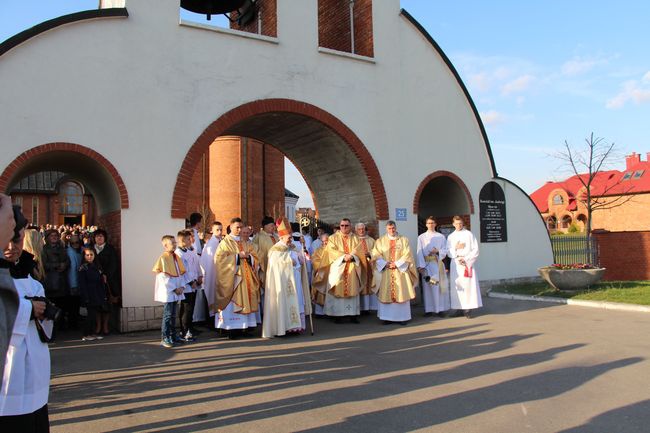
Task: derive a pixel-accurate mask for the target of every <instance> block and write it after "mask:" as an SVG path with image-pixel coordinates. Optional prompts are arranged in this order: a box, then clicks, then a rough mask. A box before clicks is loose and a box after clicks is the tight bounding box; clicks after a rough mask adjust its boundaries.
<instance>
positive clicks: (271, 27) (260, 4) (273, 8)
mask: <svg viewBox="0 0 650 433" xmlns="http://www.w3.org/2000/svg"><path fill="white" fill-rule="evenodd" d="M256 7H257V10H258V13H259V18H260V21H261V23H262V31H260V30H259V28H258V24H259V21H258V17H257V16H255V18H253V20H252V21H251V22H249V23H248V24H246V25H245V26H240V25H239V24H237V23H236V22H234V23H230V28H231V29H234V30H241V31H243V32H248V33H257V34H262V35H264V36H271V37H274V38H275V37H277V36H278V7H277V0H257V3H256ZM237 17H238V13H237V11H233V12H232V13H231V14H230V18H232V19H237Z"/></svg>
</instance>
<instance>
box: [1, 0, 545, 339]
mask: <svg viewBox="0 0 650 433" xmlns="http://www.w3.org/2000/svg"><path fill="white" fill-rule="evenodd" d="M243 3H244V4H246V5H248V4H249V3H251V2H243ZM341 4H344V5H345V7H341ZM349 4H350V5H351V6H350V7H348V5H349ZM252 7H255V8H256V9H255V10H253V12H252V13H253V18H252V19H251V20H248V21H247V20H243V19H241V20H240V21H239V22H238V21H235V22H234V23H233V25H232V27H231V28H217V27H213V26H208V25H205V24H196V23H190V22H186V21H184V20H182V19H181V18H180V14H179V2H178V0H128V1H124V0H122V1H102V2H101V3H100V8H99V9H97V10H93V11H85V12H80V13H77V14H72V15H68V16H65V17H60V18H57V19H54V20H51V21H48V22H46V23H43V24H41V25H40V26H36V27H34V28H32V29H29V30H27V31H25V32H23V33H20V34H18V35H16V36H15V37H13V38H11V39H9V40H7V41H5V42H3V43H2V44H0V107H1V108H0V111H1V115H0V143H2V152H1V153H0V190H2V191H3V192H7V191H9V189H10V188H11V186H12V185H14V184H15V183H16V182H18V181H19V180H20V179H22V178H24V177H25V176H28V175H30V174H33V173H36V172H39V171H42V170H58V171H62V172H65V173H69V174H72V175H74V176H76V177H77V178H78V179H80V180H81V181H82V182H83V183H84V185H85V186H86V187H87V188H88V190H90V191H91V192H92V194H93V197H94V199H95V201H96V203H97V213H98V215H99V219H100V221H101V222H102V224H103V225H105V226H106V227H107V228H108V230H109V232H110V233H114V234H115V240H116V242H117V243H118V245H119V247H120V253H121V262H122V263H121V264H122V286H123V293H122V302H123V310H122V316H121V319H122V321H121V328H122V330H123V331H131V330H139V329H152V328H156V327H159V323H160V319H159V313H158V310H157V309H156V308H154V307H155V306H156V305H155V303H154V301H153V283H154V276H153V274H152V273H151V268H152V265H153V263H154V261H155V260H156V258H157V257H158V255H159V254H160V252H161V246H160V237H161V236H162V235H164V234H175V233H176V232H177V231H178V230H179V229H181V228H184V224H185V218H186V217H187V215H186V212H185V210H184V207H183V204H184V200H185V199H186V197H187V196H188V195H189V194H190V193H191V191H190V183H191V182H190V180H191V179H190V178H191V174H192V173H191V171H192V170H191V168H192V167H196V166H197V165H198V164H199V163H200V158H201V155H202V154H204V153H205V152H206V150H207V149H208V147H209V146H210V144H211V143H213V142H214V141H215V139H216V138H217V137H220V136H241V137H252V138H255V139H257V140H261V141H263V142H265V143H269V144H271V145H272V146H273V147H275V148H276V149H278V150H280V151H281V152H282V153H283V154H284V155H286V156H287V157H288V158H289V159H290V160H291V161H292V162H293V163H294V165H295V166H296V167H297V168H298V169H299V170H300V172H301V173H302V174H303V176H304V177H305V180H306V182H307V184H308V185H309V187H310V190H311V191H312V193H313V197H314V201H315V203H316V207H317V209H318V212H319V218H321V219H322V220H328V221H337V220H338V219H340V218H341V217H348V218H350V219H351V220H352V221H364V222H367V223H369V224H370V225H373V226H374V227H376V229H378V230H379V232H380V233H379V234H383V229H384V223H385V222H386V221H387V220H389V219H391V220H395V221H396V222H397V226H398V230H399V232H400V233H401V234H403V235H406V236H408V237H409V238H410V240H411V245H415V243H416V238H417V236H418V233H419V231H420V230H421V227H422V222H423V219H424V218H425V217H426V216H428V215H434V216H436V217H438V218H439V220H440V221H442V222H444V221H446V220H448V219H450V218H451V216H453V215H457V214H458V215H462V216H463V217H464V219H465V221H466V224H467V225H468V226H469V228H470V229H471V230H472V232H473V233H474V234H475V236H476V237H477V239H479V240H480V241H481V244H480V251H481V256H480V258H479V260H478V265H477V272H478V275H479V277H480V279H481V281H482V282H483V283H484V285H485V287H488V286H489V284H491V283H493V282H497V281H502V280H516V279H522V280H524V279H529V278H531V277H535V276H536V275H537V268H538V267H540V266H544V265H547V264H549V263H551V262H552V259H553V256H552V253H551V246H550V240H549V237H548V234H547V230H546V228H545V226H544V223H543V222H542V220H541V219H540V218H539V214H538V212H537V209H536V207H535V205H534V204H533V202H532V201H531V200H530V198H529V197H528V196H527V195H526V194H525V193H524V192H523V191H522V190H521V189H520V188H519V187H517V186H516V185H515V184H513V183H512V182H510V181H508V180H507V179H504V178H502V177H499V175H498V173H497V161H494V159H493V156H492V152H491V150H490V144H489V140H488V137H487V134H486V132H485V128H484V126H483V124H482V122H481V119H480V117H479V114H478V111H477V109H476V107H475V105H474V103H473V102H472V99H471V97H470V95H469V93H468V91H467V89H466V87H465V85H464V84H463V82H462V81H461V79H460V77H459V75H458V73H457V72H456V70H455V68H454V67H453V65H452V64H451V62H450V61H449V59H448V58H447V57H446V55H445V54H444V52H443V51H442V50H441V48H440V47H439V46H438V45H437V44H436V42H435V41H434V40H433V39H432V37H431V36H430V35H429V34H427V32H426V31H425V30H424V29H423V28H422V27H421V26H420V25H419V24H418V23H417V21H416V20H415V19H414V18H413V17H412V16H411V15H409V14H408V12H406V11H404V10H402V9H400V2H399V0H374V1H372V0H357V1H356V2H348V1H343V2H341V1H334V0H258V1H257V2H256V3H254V4H253V6H252ZM355 8H356V9H355ZM245 12H248V11H244V10H242V11H241V12H240V13H233V14H231V17H235V18H236V17H237V16H239V17H240V18H242V17H243V16H244V15H245ZM341 16H343V17H344V18H343V19H341ZM345 17H347V18H345ZM341 26H343V27H341ZM226 181H227V179H226V180H224V182H226ZM233 216H235V215H233Z"/></svg>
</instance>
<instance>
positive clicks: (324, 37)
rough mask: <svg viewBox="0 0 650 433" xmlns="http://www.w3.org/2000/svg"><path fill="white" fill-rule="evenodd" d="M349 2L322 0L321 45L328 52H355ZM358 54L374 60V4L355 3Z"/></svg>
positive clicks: (364, 0) (359, 0)
mask: <svg viewBox="0 0 650 433" xmlns="http://www.w3.org/2000/svg"><path fill="white" fill-rule="evenodd" d="M349 5H350V2H349V0H318V44H319V46H321V47H324V48H330V49H332V50H337V51H344V52H347V53H351V52H353V50H352V37H351V28H350V6H349ZM354 45H355V46H354V53H355V54H360V55H362V56H368V57H372V56H373V54H374V49H373V36H372V0H356V1H355V2H354Z"/></svg>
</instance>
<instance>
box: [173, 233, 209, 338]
mask: <svg viewBox="0 0 650 433" xmlns="http://www.w3.org/2000/svg"><path fill="white" fill-rule="evenodd" d="M192 238H193V235H192V231H191V230H181V231H179V232H178V234H177V235H176V240H177V241H178V247H177V248H176V255H177V256H178V257H179V258H180V259H181V260H182V262H183V266H185V272H186V276H187V278H186V280H187V281H188V284H187V285H186V286H185V290H184V293H183V294H184V295H185V299H183V300H182V301H181V307H180V309H179V311H178V319H179V321H180V323H181V339H183V340H184V341H185V342H188V343H189V342H192V341H195V338H194V335H195V334H196V331H195V330H194V327H193V326H192V318H193V316H194V302H195V298H196V290H197V288H198V287H199V286H200V285H201V283H202V280H203V275H202V273H201V266H200V264H199V255H198V254H197V253H196V251H195V250H194V249H193V248H192V243H193V239H192Z"/></svg>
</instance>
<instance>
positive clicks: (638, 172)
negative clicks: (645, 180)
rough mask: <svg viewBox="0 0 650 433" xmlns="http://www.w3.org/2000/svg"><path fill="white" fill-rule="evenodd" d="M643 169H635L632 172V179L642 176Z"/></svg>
mask: <svg viewBox="0 0 650 433" xmlns="http://www.w3.org/2000/svg"><path fill="white" fill-rule="evenodd" d="M644 171H645V170H637V171H635V172H634V179H638V178H640V177H641V176H643V172H644Z"/></svg>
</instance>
